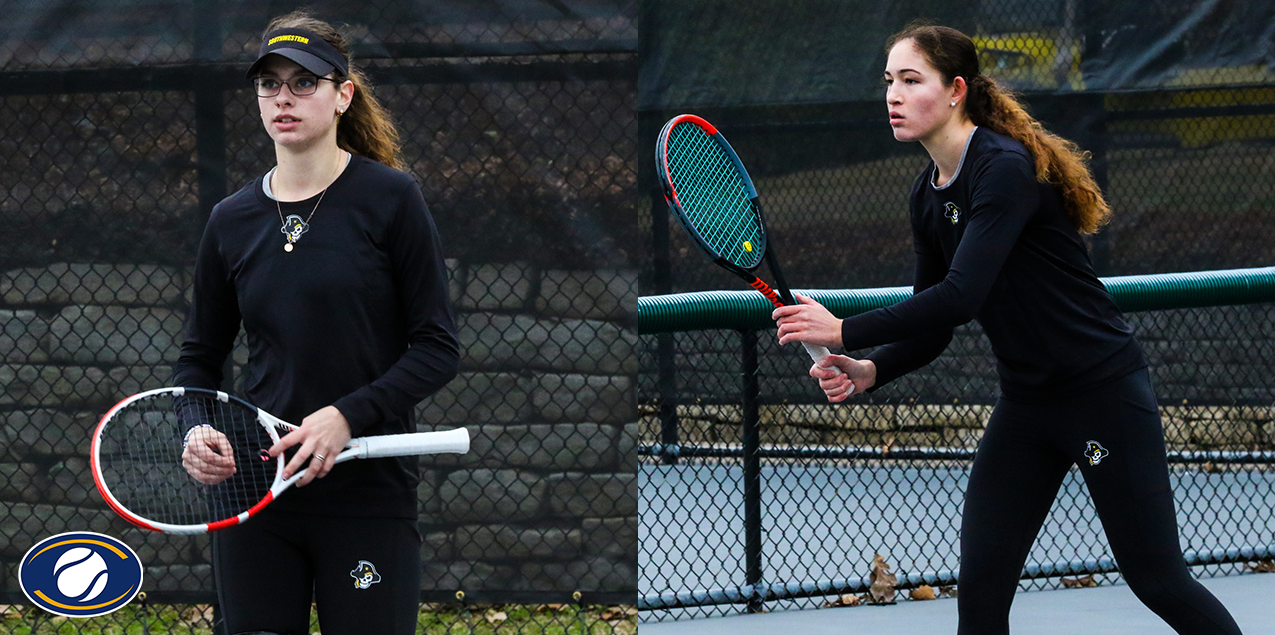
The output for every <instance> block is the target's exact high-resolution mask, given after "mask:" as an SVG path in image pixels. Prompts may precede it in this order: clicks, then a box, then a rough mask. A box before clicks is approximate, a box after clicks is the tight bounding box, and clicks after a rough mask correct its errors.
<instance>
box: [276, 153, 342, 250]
mask: <svg viewBox="0 0 1275 635" xmlns="http://www.w3.org/2000/svg"><path fill="white" fill-rule="evenodd" d="M340 169H341V162H340V161H338V162H337V170H340ZM335 182H336V180H335V179H333V183H335ZM328 187H332V183H329V184H328ZM328 187H325V188H323V191H322V192H319V200H317V201H315V202H314V209H312V210H310V215H309V216H306V217H305V220H301V216H299V215H297V214H289V215H288V217H287V218H284V217H283V206H281V205H280V204H279V198H278V197H277V196H276V197H275V199H274V207H275V210H276V211H278V212H279V222H280V223H282V225H281V226H280V227H279V231H280V232H282V233H283V235H284V237H285V238H287V240H288V242H286V243H284V245H283V250H284V251H286V252H288V253H292V250H293V246H292V245H293V243H296V242H297V241H298V240H301V235H302V234H304V233H306V232H308V231H310V219H311V218H314V213H315V212H317V211H319V203H322V202H323V195H324V194H327V193H328Z"/></svg>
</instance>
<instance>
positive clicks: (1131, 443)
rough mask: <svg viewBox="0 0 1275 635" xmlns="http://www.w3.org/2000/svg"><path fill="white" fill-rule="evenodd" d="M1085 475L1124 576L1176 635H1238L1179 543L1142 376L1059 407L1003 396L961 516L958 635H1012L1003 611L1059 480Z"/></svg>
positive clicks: (1147, 383) (1159, 437)
mask: <svg viewBox="0 0 1275 635" xmlns="http://www.w3.org/2000/svg"><path fill="white" fill-rule="evenodd" d="M1073 464H1076V465H1079V466H1080V472H1081V474H1082V475H1083V476H1084V478H1085V484H1086V485H1087V486H1088V488H1089V493H1090V495H1091V496H1093V502H1094V507H1095V508H1096V509H1097V511H1098V518H1099V519H1101V520H1102V527H1103V530H1104V531H1105V532H1106V534H1107V540H1108V542H1109V543H1110V544H1111V552H1112V555H1113V556H1115V559H1116V562H1117V564H1118V565H1119V566H1120V573H1121V575H1123V576H1124V579H1125V581H1126V582H1128V584H1129V588H1130V589H1132V590H1133V592H1134V594H1135V595H1137V596H1138V599H1139V600H1141V601H1142V603H1143V604H1146V605H1147V607H1148V608H1150V609H1151V610H1152V611H1155V613H1156V614H1157V615H1159V616H1160V618H1161V619H1163V620H1164V621H1165V622H1167V623H1168V624H1169V625H1170V626H1172V627H1173V629H1174V630H1176V631H1177V632H1178V633H1181V634H1183V635H1186V634H1190V635H1206V634H1214V633H1217V634H1223V633H1225V634H1228V635H1238V634H1239V632H1240V629H1239V626H1237V625H1236V624H1235V620H1234V619H1232V618H1231V615H1230V613H1228V612H1227V611H1226V608H1225V607H1223V606H1222V604H1221V602H1218V600H1217V598H1215V597H1213V594H1211V593H1209V592H1208V590H1207V589H1205V588H1204V587H1203V586H1202V585H1201V584H1200V583H1199V582H1197V581H1196V580H1195V579H1194V578H1192V577H1191V574H1190V572H1189V570H1188V569H1187V566H1186V563H1185V561H1184V560H1183V558H1182V550H1181V547H1180V546H1179V544H1178V527H1177V516H1176V515H1175V514H1174V508H1173V492H1172V491H1171V490H1170V487H1169V467H1168V462H1167V461H1166V460H1165V451H1164V433H1163V430H1162V428H1161V425H1160V413H1159V410H1158V408H1157V406H1156V401H1155V394H1154V393H1153V392H1152V390H1151V380H1150V377H1149V376H1148V374H1147V371H1146V370H1145V369H1143V370H1140V371H1137V372H1134V373H1131V374H1129V375H1126V376H1125V377H1122V378H1120V379H1118V380H1116V381H1113V382H1109V383H1108V384H1105V385H1103V386H1101V387H1099V388H1095V389H1092V390H1089V391H1087V392H1084V393H1081V394H1078V395H1074V396H1071V397H1067V398H1065V399H1060V400H1057V401H1050V402H1040V403H1029V402H1021V401H1011V400H1008V399H1005V398H1003V397H1002V398H1001V399H1000V401H998V402H997V404H996V409H995V410H994V411H993V412H992V416H991V420H990V421H989V422H988V424H987V430H986V431H985V432H984V434H983V440H982V442H981V443H980V444H979V446H978V453H977V455H976V456H975V458H974V467H973V470H972V471H971V473H970V480H969V486H968V488H967V490H966V493H965V513H964V516H963V517H962V519H961V572H960V578H959V583H958V586H957V588H958V589H959V591H960V595H959V596H958V600H957V603H958V606H959V611H960V629H959V631H958V632H959V634H960V635H975V634H977V635H987V634H990V633H1008V632H1009V607H1010V603H1011V602H1013V600H1014V593H1015V591H1017V589H1018V579H1019V575H1020V574H1021V572H1022V570H1023V564H1024V563H1025V562H1026V560H1027V554H1028V552H1029V551H1030V549H1031V546H1032V542H1033V541H1034V540H1035V538H1036V534H1037V532H1039V531H1040V527H1041V525H1042V524H1043V523H1044V521H1045V516H1046V515H1047V514H1048V513H1049V508H1050V506H1051V505H1052V504H1053V502H1054V498H1055V496H1057V494H1058V488H1059V486H1061V485H1062V481H1063V477H1064V476H1066V474H1067V471H1068V470H1069V469H1070V468H1071V466H1072V465H1073Z"/></svg>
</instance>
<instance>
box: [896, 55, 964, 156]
mask: <svg viewBox="0 0 1275 635" xmlns="http://www.w3.org/2000/svg"><path fill="white" fill-rule="evenodd" d="M883 81H884V82H885V85H886V89H885V102H886V106H887V107H888V108H889V111H890V127H891V128H893V129H894V138H895V139H897V140H899V141H917V140H921V139H925V138H926V137H928V136H929V135H930V134H931V133H933V132H934V131H936V130H938V129H939V128H941V127H943V125H944V124H945V123H947V122H948V120H950V119H951V118H952V117H953V116H955V114H956V110H957V109H956V108H952V107H950V106H949V105H948V104H949V103H950V101H951V95H952V87H951V86H946V85H944V84H943V76H942V75H941V74H939V72H938V70H936V69H935V68H934V67H933V66H930V62H929V61H928V60H927V59H926V58H925V56H924V55H922V54H921V52H920V51H918V50H917V49H916V45H915V44H913V43H912V40H910V39H909V40H902V41H900V42H898V43H897V44H895V45H894V48H892V49H890V56H889V59H888V60H887V61H886V65H885V76H884V79H883Z"/></svg>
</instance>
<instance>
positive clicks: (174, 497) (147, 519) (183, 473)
mask: <svg viewBox="0 0 1275 635" xmlns="http://www.w3.org/2000/svg"><path fill="white" fill-rule="evenodd" d="M296 429H297V426H294V425H292V424H290V423H287V422H285V421H282V420H280V419H279V418H278V417H275V416H274V415H271V414H270V413H268V412H266V411H264V410H261V409H260V408H257V407H255V406H253V405H251V404H249V403H248V402H246V401H244V400H242V399H239V398H236V397H232V396H230V395H227V394H226V393H224V392H217V391H213V390H203V389H200V388H160V389H158V390H149V391H146V392H143V393H139V394H136V395H133V396H132V397H129V398H127V399H125V400H123V401H121V402H119V403H118V404H115V407H114V408H111V410H110V411H109V412H107V413H106V416H104V417H102V421H101V422H100V423H98V424H97V430H96V431H95V432H94V433H93V445H92V450H91V457H90V462H91V465H92V470H93V480H94V481H95V482H96V483H97V489H98V491H100V492H102V497H103V498H105V499H106V502H107V504H108V505H110V507H111V509H113V510H115V512H116V513H118V514H119V515H120V516H123V517H124V519H125V520H127V521H129V522H131V523H133V524H134V525H137V526H139V527H143V528H145V529H150V530H152V531H160V532H164V533H169V534H201V533H205V532H209V531H216V530H218V529H222V528H225V527H230V526H232V525H237V524H239V523H242V522H244V521H245V520H248V519H249V518H251V517H252V516H253V515H255V514H256V513H257V512H259V511H261V510H262V509H263V508H264V507H265V506H266V505H267V504H269V503H270V501H272V500H274V499H275V498H277V497H278V496H279V494H281V493H282V492H283V490H285V489H287V488H288V487H290V486H292V484H293V483H295V482H296V481H297V480H298V479H300V478H301V477H302V476H303V475H304V474H305V470H300V471H298V472H297V473H296V474H293V475H292V477H291V478H287V479H285V478H283V468H284V465H285V463H286V462H287V457H286V456H285V455H283V454H280V455H279V456H278V457H271V456H270V455H269V454H267V453H266V450H267V449H268V448H269V447H270V446H272V445H274V444H275V442H277V441H278V440H279V437H280V436H282V435H284V434H287V433H288V432H291V431H293V430H296ZM187 443H191V444H194V443H211V444H214V445H220V447H222V448H229V450H230V454H231V456H233V458H234V466H235V472H234V474H231V475H230V476H229V478H225V479H224V480H221V481H220V482H216V483H212V484H205V483H202V482H200V481H197V480H196V479H195V478H194V477H193V476H192V475H191V473H190V472H188V471H187V469H186V468H185V467H184V466H183V464H182V452H183V449H184V447H185V445H186V444H187ZM468 451H469V432H468V431H467V430H465V429H464V428H458V429H456V430H448V431H446V432H419V433H415V434H390V435H381V436H370V437H361V438H357V439H351V440H350V443H349V445H348V446H346V449H345V450H344V451H342V452H341V453H340V454H338V455H336V456H335V457H330V458H328V461H333V462H334V464H335V463H342V462H344V461H349V460H350V459H370V458H378V457H389V456H412V455H418V454H439V453H445V452H450V453H455V454H464V453H465V452H468Z"/></svg>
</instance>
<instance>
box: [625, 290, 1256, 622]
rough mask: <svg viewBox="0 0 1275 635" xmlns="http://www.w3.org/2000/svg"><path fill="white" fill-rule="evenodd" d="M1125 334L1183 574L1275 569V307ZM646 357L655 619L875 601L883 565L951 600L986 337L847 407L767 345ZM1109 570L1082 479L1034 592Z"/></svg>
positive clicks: (708, 346)
mask: <svg viewBox="0 0 1275 635" xmlns="http://www.w3.org/2000/svg"><path fill="white" fill-rule="evenodd" d="M1265 275H1266V276H1267V277H1269V275H1270V272H1269V270H1268V271H1267V273H1266V274H1265ZM906 291H907V290H906V289H900V290H898V292H899V293H900V294H906ZM1271 292H1272V289H1271V288H1269V287H1268V288H1267V290H1266V294H1267V295H1268V296H1270V295H1271ZM1117 298H1118V299H1119V298H1120V295H1119V294H1117ZM896 299H897V298H896ZM1267 299H1268V300H1269V299H1270V298H1269V297H1268V298H1267ZM887 303H888V302H887ZM644 311H645V309H644ZM666 311H669V314H670V315H671V314H672V311H673V310H672V309H671V308H667V307H666ZM722 312H723V313H729V312H730V311H729V309H725V308H724V307H723V308H722ZM762 313H763V314H764V313H765V309H764V308H763V310H762ZM1128 318H1129V320H1130V322H1131V323H1132V324H1133V325H1134V327H1135V328H1136V330H1137V336H1138V338H1139V340H1140V342H1141V343H1142V345H1143V348H1144V350H1145V351H1146V353H1147V358H1148V363H1149V365H1150V369H1151V376H1152V382H1153V384H1154V386H1155V389H1156V397H1157V399H1158V401H1159V403H1160V404H1161V416H1162V418H1163V421H1164V426H1165V440H1166V444H1167V448H1168V451H1169V462H1170V469H1171V480H1172V483H1173V490H1174V496H1175V502H1176V506H1177V510H1178V523H1179V527H1180V531H1181V540H1182V548H1183V550H1184V552H1185V553H1186V554H1187V557H1188V560H1189V562H1191V563H1192V564H1194V565H1197V566H1198V568H1196V569H1195V572H1196V573H1197V574H1198V575H1219V574H1229V573H1237V572H1244V571H1250V570H1269V569H1271V568H1272V566H1275V565H1273V563H1272V558H1275V406H1272V404H1275V387H1272V385H1271V383H1270V380H1269V378H1270V376H1271V373H1272V371H1275V345H1272V344H1271V343H1270V342H1267V341H1265V340H1264V333H1265V331H1266V330H1267V329H1268V328H1269V325H1270V324H1271V321H1272V320H1275V305H1273V304H1270V303H1266V304H1252V305H1240V306H1216V307H1205V308H1186V309H1172V310H1157V311H1149V312H1138V313H1129V314H1128ZM644 319H645V318H644ZM641 354H642V374H641V376H640V382H639V403H640V407H641V409H642V427H641V433H640V446H639V452H640V454H641V473H640V474H641V484H640V504H641V508H642V516H641V528H640V529H641V535H642V541H641V552H640V555H639V562H640V566H641V568H642V569H641V578H640V586H639V607H640V608H643V609H651V610H653V611H654V612H653V614H652V617H653V619H660V618H665V617H683V616H688V617H689V616H705V615H714V614H721V613H729V612H735V611H741V610H745V609H747V610H759V609H763V608H764V609H774V608H783V607H812V606H814V607H817V606H821V605H824V604H826V603H829V602H831V603H833V604H834V605H836V604H838V603H846V602H849V603H856V602H860V601H863V602H871V601H874V598H873V597H872V595H871V593H870V592H869V590H870V586H871V585H870V582H869V581H868V579H867V578H868V576H869V573H870V571H872V569H873V567H872V563H873V559H874V557H876V556H878V555H880V556H882V557H883V558H884V563H885V564H886V565H888V566H889V567H890V568H891V573H893V574H894V575H895V576H896V577H897V579H898V584H897V585H893V586H894V588H895V589H897V590H898V593H899V598H900V599H902V598H904V597H906V596H907V595H908V593H909V590H911V589H916V588H917V587H919V586H921V585H928V586H930V587H931V589H932V590H934V592H936V593H939V594H942V593H945V592H946V593H954V592H955V591H956V590H957V589H955V588H954V585H955V584H956V574H957V571H958V568H959V548H958V547H959V542H958V539H959V533H958V530H959V527H960V513H961V506H962V501H963V497H964V490H965V484H966V481H967V478H968V474H969V466H970V462H971V459H972V458H973V454H974V450H975V448H976V447H977V445H978V442H979V439H980V438H981V435H982V431H983V426H984V425H986V423H987V419H988V416H989V414H990V413H991V409H992V406H993V405H994V403H995V400H996V396H997V394H998V392H999V390H998V384H997V378H996V373H995V370H994V369H995V363H994V358H993V356H992V353H991V350H990V348H989V346H988V345H987V341H986V338H985V337H983V335H982V332H981V329H980V328H979V327H978V326H977V325H975V324H971V325H967V326H964V327H961V328H958V329H957V330H956V334H955V336H954V338H953V342H952V345H951V346H950V347H949V348H948V350H947V352H946V353H944V354H943V355H942V356H941V357H940V358H939V359H938V360H936V361H935V362H934V363H932V364H930V365H929V366H927V367H925V368H923V369H921V370H918V371H916V372H913V373H911V374H909V375H906V376H905V377H903V378H900V379H898V380H896V381H894V382H891V383H890V384H888V385H886V386H884V387H882V388H881V390H879V391H877V392H875V393H873V394H872V395H864V396H861V397H857V398H855V399H854V400H852V401H851V402H848V403H845V404H840V405H830V404H828V403H827V401H826V400H825V399H824V398H823V397H822V394H821V393H820V392H819V391H818V389H817V386H815V385H814V383H813V381H811V380H809V378H808V377H806V373H805V371H806V369H807V368H809V364H810V362H809V358H808V357H806V356H805V353H804V352H803V351H801V350H800V349H797V350H793V347H787V349H781V348H780V347H778V346H777V345H776V343H775V338H774V336H773V331H752V330H749V331H744V332H742V333H741V332H737V331H721V330H709V331H682V332H669V333H661V334H649V335H643V336H642V347H641ZM852 355H856V354H854V353H852ZM856 356H857V355H856ZM1115 571H1116V568H1115V563H1114V561H1113V560H1112V556H1111V553H1110V550H1109V547H1108V545H1107V542H1106V538H1105V536H1104V534H1103V532H1102V527H1101V524H1100V522H1099V521H1098V518H1097V514H1096V512H1095V510H1094V508H1093V504H1092V502H1091V501H1090V499H1089V495H1088V492H1087V491H1086V489H1085V485H1084V482H1083V480H1082V479H1081V477H1080V475H1079V472H1078V470H1076V469H1073V470H1072V471H1071V473H1070V474H1069V475H1068V477H1067V479H1066V481H1065V482H1064V484H1063V486H1062V488H1061V490H1060V492H1059V495H1058V499H1057V500H1056V501H1055V504H1054V507H1053V509H1052V510H1051V512H1050V515H1049V517H1048V518H1047V519H1046V521H1045V525H1044V527H1043V528H1042V530H1041V533H1040V535H1039V536H1038V537H1037V541H1036V543H1035V545H1034V547H1033V549H1032V551H1031V554H1030V556H1029V560H1028V565H1027V567H1026V569H1025V571H1024V574H1023V582H1022V587H1023V588H1024V589H1030V588H1042V587H1046V586H1050V587H1052V586H1059V585H1063V586H1066V585H1089V584H1096V583H1103V582H1109V581H1113V580H1116V579H1118V574H1116V573H1115ZM851 595H852V596H854V599H850V598H849V597H845V598H844V599H843V598H841V597H838V596H851Z"/></svg>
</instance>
